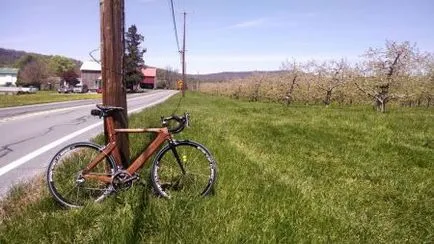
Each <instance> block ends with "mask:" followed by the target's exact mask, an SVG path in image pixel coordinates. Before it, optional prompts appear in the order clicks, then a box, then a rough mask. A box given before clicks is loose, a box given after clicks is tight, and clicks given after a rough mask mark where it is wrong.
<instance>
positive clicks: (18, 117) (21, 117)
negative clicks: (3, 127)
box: [0, 93, 158, 123]
mask: <svg viewBox="0 0 434 244" xmlns="http://www.w3.org/2000/svg"><path fill="white" fill-rule="evenodd" d="M156 95H158V94H157V93H152V94H147V95H145V96H139V97H133V98H130V99H128V100H129V101H134V100H138V99H141V98H144V97H150V96H156ZM93 106H95V104H87V105H80V106H75V107H67V108H58V109H51V110H46V111H40V112H34V113H28V114H23V115H17V116H12V117H7V118H4V119H0V123H4V122H8V121H13V120H17V119H25V118H29V117H33V116H38V115H46V114H51V113H56V112H62V111H68V110H73V109H77V108H85V107H93Z"/></svg>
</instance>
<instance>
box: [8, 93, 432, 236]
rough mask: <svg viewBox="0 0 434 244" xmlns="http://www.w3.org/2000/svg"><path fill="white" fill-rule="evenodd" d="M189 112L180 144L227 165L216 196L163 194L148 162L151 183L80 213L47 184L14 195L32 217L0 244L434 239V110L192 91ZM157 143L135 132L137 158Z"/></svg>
mask: <svg viewBox="0 0 434 244" xmlns="http://www.w3.org/2000/svg"><path fill="white" fill-rule="evenodd" d="M178 98H179V97H178V96H177V97H174V98H172V99H170V100H169V102H167V103H165V104H163V105H160V106H157V107H154V108H151V109H148V110H146V111H145V112H143V113H140V114H134V115H132V116H131V118H130V126H131V127H147V126H157V125H158V124H159V118H160V116H161V115H169V114H171V113H172V112H173V109H174V108H175V107H176V104H177V102H178ZM184 111H188V112H190V113H191V116H192V127H191V128H189V129H187V130H185V131H184V132H182V133H181V134H180V135H177V137H178V138H189V139H193V140H196V141H199V142H201V143H203V144H205V145H206V146H207V147H208V148H209V149H210V150H211V151H212V152H213V154H214V156H215V158H216V159H217V163H218V169H219V174H218V184H217V186H216V188H215V192H214V194H213V195H212V196H210V197H206V198H193V199H189V198H181V199H172V200H165V199H161V198H158V197H156V196H154V195H153V194H152V191H151V190H150V187H149V181H148V177H149V176H148V174H149V167H146V168H145V169H144V170H143V175H142V176H143V178H142V184H141V185H137V186H136V187H133V188H132V189H130V190H129V191H126V192H122V193H120V194H118V195H116V196H113V197H111V198H109V199H108V200H106V201H104V202H103V203H101V204H92V205H89V206H86V207H85V208H83V209H78V210H64V209H61V208H60V207H59V206H58V205H57V204H55V203H54V202H53V200H52V199H51V198H50V196H48V194H47V191H46V189H45V188H43V189H42V190H39V191H38V196H39V197H37V198H29V197H27V198H26V195H28V194H32V192H31V191H25V190H19V191H14V192H13V193H11V198H10V199H11V200H8V199H6V200H4V201H3V206H7V207H8V209H13V206H14V204H19V206H20V207H21V209H23V210H21V211H13V210H12V211H11V212H10V213H9V212H7V211H6V212H5V211H3V213H2V212H0V213H2V219H1V222H0V243H23V242H38V243H40V242H46V243H47V242H49V243H62V242H64V243H71V242H76V243H137V242H139V243H140V242H145V243H148V242H149V243H161V242H163V243H174V242H182V243H245V242H248V243H250V242H253V243H256V242H259V243H264V242H266V243H269V242H279V243H291V242H315V243H318V242H345V243H354V242H372V243H377V242H379V243H401V242H410V243H424V242H425V243H432V242H434V208H433V206H434V165H433V163H434V113H433V110H432V109H422V108H414V109H408V108H399V109H396V110H392V111H390V112H389V113H386V114H378V113H376V112H373V111H372V110H371V109H370V108H367V107H356V106H353V107H333V106H331V107H328V108H324V107H322V106H290V107H287V106H282V105H279V104H271V103H249V102H241V101H236V100H232V99H229V98H221V97H208V96H204V95H200V94H193V93H187V96H186V98H185V99H184V100H183V101H182V103H181V107H180V108H179V109H178V112H184ZM100 139H101V138H99V140H100ZM149 140H150V136H149V135H133V136H131V137H130V142H131V145H132V154H133V155H134V154H136V153H137V152H138V151H139V150H140V148H142V147H144V146H145V145H146V144H147V142H149ZM23 189H25V188H23ZM19 199H31V200H28V201H27V202H26V203H22V202H20V201H19ZM23 205H25V206H26V207H25V208H23V207H22V206H23ZM3 209H4V207H3Z"/></svg>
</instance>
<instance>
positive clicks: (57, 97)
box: [0, 91, 101, 108]
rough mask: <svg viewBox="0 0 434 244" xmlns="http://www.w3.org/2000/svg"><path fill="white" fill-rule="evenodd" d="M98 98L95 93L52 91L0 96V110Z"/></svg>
mask: <svg viewBox="0 0 434 244" xmlns="http://www.w3.org/2000/svg"><path fill="white" fill-rule="evenodd" d="M98 98H101V94H97V93H87V94H77V93H72V94H63V93H62V94H59V93H57V92H53V91H38V92H37V93H35V94H22V95H0V108H3V107H12V106H22V105H31V104H38V103H50V102H63V101H70V100H81V99H98Z"/></svg>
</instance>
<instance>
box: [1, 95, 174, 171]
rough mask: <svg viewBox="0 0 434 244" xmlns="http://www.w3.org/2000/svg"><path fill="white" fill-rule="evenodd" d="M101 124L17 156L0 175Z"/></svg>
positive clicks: (146, 106)
mask: <svg viewBox="0 0 434 244" xmlns="http://www.w3.org/2000/svg"><path fill="white" fill-rule="evenodd" d="M175 94H176V93H171V94H169V95H167V96H165V97H163V98H161V99H159V100H157V101H155V102H152V103H150V104H147V105H145V106H142V107H139V108H135V109H132V110H131V111H129V112H128V113H134V112H137V111H139V110H143V109H145V108H149V107H152V106H154V105H157V104H159V103H162V102H164V101H165V100H167V99H168V98H170V97H171V96H173V95H175ZM102 124H103V121H100V122H98V123H95V124H92V125H89V126H87V127H85V128H83V129H81V130H78V131H76V132H74V133H71V134H69V135H66V136H64V137H62V138H60V139H58V140H56V141H53V142H52V143H50V144H48V145H45V146H43V147H41V148H39V149H37V150H35V151H33V152H31V153H29V154H27V155H25V156H23V157H21V158H19V159H17V160H15V161H13V162H11V163H9V164H7V165H6V166H3V167H1V168H0V176H2V175H4V174H6V173H7V172H9V171H11V170H13V169H15V168H16V167H18V166H20V165H22V164H25V163H27V162H28V161H30V160H31V159H33V158H35V157H37V156H39V155H41V154H42V153H44V152H46V151H48V150H50V149H52V148H55V147H57V146H59V145H60V144H62V143H64V142H66V141H68V140H71V139H72V138H74V137H76V136H79V135H81V134H83V133H85V132H87V131H89V130H91V129H93V128H96V127H98V126H101V125H102Z"/></svg>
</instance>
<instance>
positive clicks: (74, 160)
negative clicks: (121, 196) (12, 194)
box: [47, 142, 116, 208]
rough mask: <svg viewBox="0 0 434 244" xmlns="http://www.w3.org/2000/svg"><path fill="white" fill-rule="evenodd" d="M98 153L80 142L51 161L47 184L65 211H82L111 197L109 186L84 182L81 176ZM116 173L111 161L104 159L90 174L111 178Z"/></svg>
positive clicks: (85, 143)
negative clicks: (79, 209)
mask: <svg viewBox="0 0 434 244" xmlns="http://www.w3.org/2000/svg"><path fill="white" fill-rule="evenodd" d="M101 151H102V149H101V148H100V146H98V145H96V144H93V143H87V142H79V143H74V144H71V145H68V146H66V147H64V148H63V149H62V150H60V151H59V152H58V153H57V154H56V155H55V156H54V157H53V159H52V160H51V162H50V164H49V166H48V171H47V183H48V190H49V191H50V193H51V195H52V196H53V197H54V199H55V200H56V201H57V202H59V203H60V204H62V205H63V206H66V207H71V208H73V207H81V206H84V205H86V204H88V203H90V202H99V201H101V200H102V199H104V198H105V197H106V196H108V195H109V194H110V193H111V186H110V184H107V183H104V182H101V181H98V180H97V179H85V178H84V177H83V176H82V174H81V172H82V170H83V169H84V168H85V167H86V166H87V165H88V164H89V163H90V162H91V161H92V160H93V159H94V158H95V157H96V156H97V155H98V154H100V153H101ZM115 169H116V168H115V164H114V161H113V159H112V158H111V157H109V156H105V157H104V158H103V159H102V160H101V161H100V162H99V163H98V164H97V165H96V167H95V168H93V169H92V170H91V172H90V173H91V174H93V175H104V176H109V177H111V176H112V175H113V174H114V172H115Z"/></svg>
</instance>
